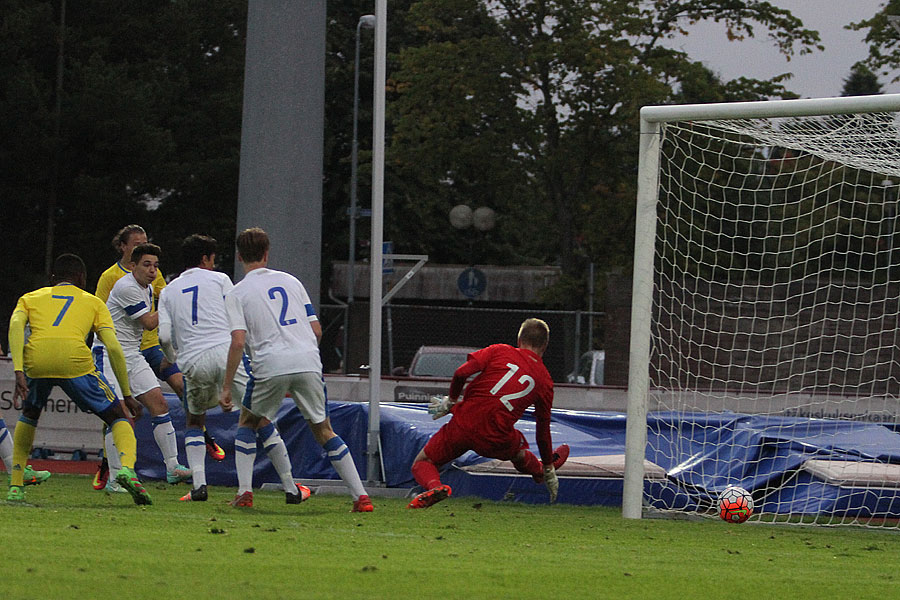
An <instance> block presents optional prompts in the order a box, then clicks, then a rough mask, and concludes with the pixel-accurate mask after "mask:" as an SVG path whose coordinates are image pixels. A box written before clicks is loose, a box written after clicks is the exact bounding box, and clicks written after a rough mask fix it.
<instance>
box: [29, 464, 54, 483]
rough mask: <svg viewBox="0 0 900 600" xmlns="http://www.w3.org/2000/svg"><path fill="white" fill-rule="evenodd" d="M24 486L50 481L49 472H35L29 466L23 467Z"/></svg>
mask: <svg viewBox="0 0 900 600" xmlns="http://www.w3.org/2000/svg"><path fill="white" fill-rule="evenodd" d="M24 477H25V479H24V481H25V485H40V484H42V483H44V482H45V481H47V480H48V479H50V471H35V470H34V469H32V468H31V465H25V471H24Z"/></svg>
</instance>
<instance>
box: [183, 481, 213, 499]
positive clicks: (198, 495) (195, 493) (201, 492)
mask: <svg viewBox="0 0 900 600" xmlns="http://www.w3.org/2000/svg"><path fill="white" fill-rule="evenodd" d="M207 497H208V496H207V495H206V486H205V485H201V486H200V487H198V488H194V489H192V490H191V491H189V492H188V493H187V494H185V495H184V496H182V497H181V498H179V500H180V501H182V502H206V499H207Z"/></svg>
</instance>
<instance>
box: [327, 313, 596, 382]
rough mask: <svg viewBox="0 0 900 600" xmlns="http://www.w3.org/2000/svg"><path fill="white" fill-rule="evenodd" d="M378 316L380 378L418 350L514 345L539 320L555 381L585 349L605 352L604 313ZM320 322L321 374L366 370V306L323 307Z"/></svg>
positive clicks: (404, 364) (564, 375) (402, 365)
mask: <svg viewBox="0 0 900 600" xmlns="http://www.w3.org/2000/svg"><path fill="white" fill-rule="evenodd" d="M382 310H383V313H382V336H381V340H382V350H381V355H382V369H381V371H382V374H383V375H390V374H392V373H397V372H400V370H401V369H402V368H406V367H409V364H410V361H411V360H412V357H413V355H414V354H415V352H416V350H417V349H418V348H419V347H420V346H426V345H427V346H475V347H483V346H488V345H490V344H496V343H506V344H512V345H515V343H516V334H517V333H518V330H519V325H521V323H522V321H524V320H525V319H527V318H530V317H536V318H539V319H543V320H544V321H546V322H547V324H548V325H549V326H550V346H549V347H548V348H547V352H546V354H545V355H544V364H545V365H546V366H547V369H548V370H549V371H550V375H551V376H552V377H553V380H554V381H556V382H565V381H566V379H567V377H568V375H569V374H570V373H572V372H573V371H575V370H576V368H577V365H578V359H579V358H580V357H581V355H582V354H583V353H584V352H586V351H588V350H599V349H604V347H605V331H606V313H602V312H587V311H560V310H539V309H527V310H525V309H508V308H481V307H474V306H425V305H415V304H389V305H388V306H385V307H384V308H383V309H382ZM319 312H320V315H319V318H320V320H321V322H322V327H323V331H324V334H323V339H322V344H321V352H322V362H323V368H324V370H325V372H326V373H361V372H363V369H361V368H360V367H361V366H363V365H368V351H369V347H368V346H369V342H368V340H369V305H368V303H360V302H356V303H353V304H352V305H351V306H350V307H349V308H348V307H347V306H346V305H333V304H332V305H323V306H322V307H321V308H320V311H319Z"/></svg>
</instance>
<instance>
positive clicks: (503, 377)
mask: <svg viewBox="0 0 900 600" xmlns="http://www.w3.org/2000/svg"><path fill="white" fill-rule="evenodd" d="M475 373H478V375H477V376H476V377H475V378H474V379H473V380H472V381H471V382H469V385H468V386H467V387H466V390H465V394H464V395H463V399H462V401H461V402H458V403H457V404H456V405H455V406H454V407H453V419H454V420H455V421H457V422H458V424H459V425H461V426H463V427H465V428H466V429H467V430H469V431H470V432H475V433H477V434H479V435H481V436H483V437H484V438H485V439H486V440H490V439H492V438H494V437H495V436H497V435H501V436H505V435H507V434H508V433H509V432H510V431H511V430H512V429H513V428H514V426H515V423H516V421H518V420H519V418H520V417H521V416H522V414H523V413H524V412H525V410H526V409H527V408H528V407H529V406H532V405H534V407H535V411H534V414H535V420H536V421H537V443H538V448H539V449H540V453H541V459H542V460H543V461H544V462H545V463H547V462H552V460H553V458H552V457H553V451H552V448H551V443H552V442H551V438H550V409H551V408H552V407H553V380H552V379H551V378H550V373H548V372H547V368H546V367H545V366H544V362H543V361H542V360H541V357H540V356H538V355H537V354H535V353H534V352H532V351H531V350H527V349H525V348H514V347H513V346H509V345H507V344H493V345H491V346H488V347H487V348H482V349H481V350H478V351H476V352H473V353H471V354H469V360H468V361H467V362H466V363H465V364H463V365H462V366H461V367H459V369H457V370H456V373H454V375H453V381H452V383H451V384H450V396H451V397H454V398H455V397H458V396H459V392H460V391H461V390H462V386H463V384H464V383H465V381H466V379H468V378H469V377H470V376H472V375H474V374H475Z"/></svg>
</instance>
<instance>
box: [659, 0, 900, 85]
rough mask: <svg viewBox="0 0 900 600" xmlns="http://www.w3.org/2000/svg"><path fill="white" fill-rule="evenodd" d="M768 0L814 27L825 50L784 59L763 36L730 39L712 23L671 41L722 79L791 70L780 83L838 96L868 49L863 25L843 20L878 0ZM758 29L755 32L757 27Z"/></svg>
mask: <svg viewBox="0 0 900 600" xmlns="http://www.w3.org/2000/svg"><path fill="white" fill-rule="evenodd" d="M769 1H770V2H771V3H772V4H775V5H776V6H779V7H782V8H787V9H788V10H790V11H791V12H792V13H793V14H794V15H795V16H796V17H798V18H799V19H800V20H802V21H803V24H804V26H806V27H807V28H808V29H815V30H817V31H818V32H819V35H820V36H821V39H822V43H823V44H824V45H825V51H824V52H814V53H813V54H811V55H805V56H794V57H793V58H792V59H791V61H790V62H788V61H787V60H785V58H784V56H782V55H781V54H779V53H778V51H777V50H775V47H774V46H773V45H772V43H771V42H770V41H768V40H767V39H766V38H765V37H764V36H759V35H758V36H757V37H755V38H753V39H749V40H745V41H742V42H729V41H728V39H727V38H726V37H725V34H724V28H723V27H722V26H720V25H717V24H703V25H700V26H696V27H694V28H692V29H691V34H690V35H689V36H688V37H687V38H683V39H681V40H677V41H676V43H675V44H673V46H674V47H678V48H681V49H683V50H684V51H686V52H687V53H688V54H690V55H691V56H692V57H693V58H694V59H696V60H701V61H703V62H704V63H705V64H706V65H707V66H708V67H709V68H711V69H712V70H713V71H715V72H716V73H719V74H720V75H721V76H722V78H724V79H734V78H736V77H741V76H744V77H753V78H756V79H768V78H770V77H773V76H775V75H778V74H780V73H785V72H792V73H794V77H793V79H791V80H790V81H788V82H787V83H786V84H785V85H786V87H787V88H788V89H790V90H792V91H794V92H796V93H798V94H800V95H801V96H803V97H807V98H820V97H827V96H840V95H841V89H842V88H843V86H844V79H845V78H846V77H847V76H848V75H849V73H850V68H851V67H852V66H853V63H855V62H856V61H858V60H861V59H863V58H865V57H866V55H867V54H868V48H867V46H866V45H865V44H864V43H863V38H864V37H865V31H849V30H846V29H844V25H847V24H848V23H852V22H858V21H861V20H863V19H867V18H869V17H871V16H873V15H875V14H876V13H877V12H878V11H879V9H880V7H881V5H882V4H883V0H769ZM757 32H760V30H759V28H757ZM879 80H880V81H881V83H882V85H883V86H884V91H885V92H889V93H900V83H894V84H890V83H889V78H887V77H883V76H879Z"/></svg>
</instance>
